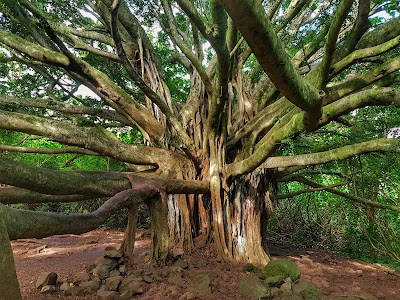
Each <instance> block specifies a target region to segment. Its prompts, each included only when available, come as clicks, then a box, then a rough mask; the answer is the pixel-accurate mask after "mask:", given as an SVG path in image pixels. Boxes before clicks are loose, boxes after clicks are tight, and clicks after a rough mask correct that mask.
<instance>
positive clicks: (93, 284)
mask: <svg viewBox="0 0 400 300" xmlns="http://www.w3.org/2000/svg"><path fill="white" fill-rule="evenodd" d="M99 288H100V282H99V281H85V282H82V283H81V284H80V285H79V293H78V294H79V295H88V294H93V293H95V292H97V290H98V289H99Z"/></svg>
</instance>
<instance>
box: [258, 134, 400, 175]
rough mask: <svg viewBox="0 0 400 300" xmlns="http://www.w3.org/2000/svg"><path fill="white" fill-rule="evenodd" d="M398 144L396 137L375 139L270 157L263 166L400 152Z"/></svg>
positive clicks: (277, 166) (279, 165)
mask: <svg viewBox="0 0 400 300" xmlns="http://www.w3.org/2000/svg"><path fill="white" fill-rule="evenodd" d="M399 146H400V140H397V139H377V140H372V141H368V142H363V143H358V144H353V145H348V146H343V147H340V148H336V149H333V150H328V151H323V152H317V153H310V154H300V155H293V156H276V157H270V158H268V159H267V160H266V161H265V163H264V164H263V167H265V168H270V169H274V168H282V167H293V166H306V165H307V166H310V165H318V164H324V163H328V162H331V161H335V160H341V159H345V158H348V157H351V156H355V155H360V154H364V153H371V152H382V151H396V152H400V148H399Z"/></svg>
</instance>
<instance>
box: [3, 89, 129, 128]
mask: <svg viewBox="0 0 400 300" xmlns="http://www.w3.org/2000/svg"><path fill="white" fill-rule="evenodd" d="M1 105H10V106H13V107H21V106H22V107H36V108H46V109H49V110H54V111H59V112H63V113H67V114H78V115H91V116H98V117H100V118H102V119H104V120H110V121H117V122H120V123H121V124H123V125H126V126H132V124H131V122H130V121H129V120H128V119H126V118H125V117H124V116H122V115H120V114H119V113H117V112H115V111H112V110H107V109H100V108H94V107H87V106H75V105H69V104H66V103H64V102H61V101H57V100H53V99H29V98H20V97H14V96H7V95H0V106H1Z"/></svg>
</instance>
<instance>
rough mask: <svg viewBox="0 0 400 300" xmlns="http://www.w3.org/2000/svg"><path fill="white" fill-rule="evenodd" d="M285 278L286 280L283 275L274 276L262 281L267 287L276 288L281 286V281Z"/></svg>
mask: <svg viewBox="0 0 400 300" xmlns="http://www.w3.org/2000/svg"><path fill="white" fill-rule="evenodd" d="M285 278H287V277H285V275H275V276H271V277H267V278H266V279H265V280H264V284H267V285H268V286H274V287H278V286H281V285H282V284H283V281H284V280H285Z"/></svg>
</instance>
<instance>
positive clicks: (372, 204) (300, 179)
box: [291, 176, 400, 211]
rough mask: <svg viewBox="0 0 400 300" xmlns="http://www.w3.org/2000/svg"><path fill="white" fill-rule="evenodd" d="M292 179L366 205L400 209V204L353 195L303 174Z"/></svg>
mask: <svg viewBox="0 0 400 300" xmlns="http://www.w3.org/2000/svg"><path fill="white" fill-rule="evenodd" d="M291 180H294V181H297V182H301V183H304V184H306V185H309V186H311V187H314V188H324V190H326V191H327V192H329V193H332V194H335V195H338V196H341V197H343V198H346V199H349V200H351V201H354V202H357V203H361V204H364V205H367V206H373V207H377V208H383V209H389V210H394V211H400V206H395V205H390V204H385V203H379V202H376V201H371V200H368V199H365V198H361V197H358V196H353V195H350V194H347V193H345V192H342V191H338V190H335V189H333V188H331V187H326V186H323V185H321V184H319V183H316V182H314V181H311V180H308V179H307V178H304V177H301V176H295V177H293V178H291Z"/></svg>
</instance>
